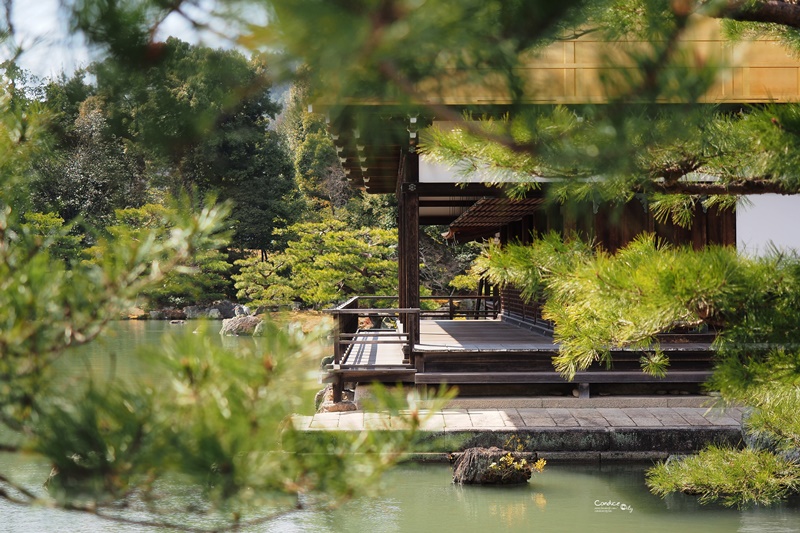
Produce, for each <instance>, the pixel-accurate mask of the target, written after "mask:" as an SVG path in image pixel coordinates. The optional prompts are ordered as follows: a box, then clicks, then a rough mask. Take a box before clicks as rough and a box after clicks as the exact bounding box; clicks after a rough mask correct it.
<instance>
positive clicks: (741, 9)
mask: <svg viewBox="0 0 800 533" xmlns="http://www.w3.org/2000/svg"><path fill="white" fill-rule="evenodd" d="M704 14H706V15H708V16H711V17H714V18H727V19H731V20H738V21H740V22H767V23H773V24H780V25H782V26H787V27H789V28H800V5H798V4H795V3H790V2H785V1H780V0H768V1H766V2H744V1H733V2H729V3H728V4H727V5H726V6H724V7H722V8H721V9H720V10H719V11H716V12H714V11H711V12H708V13H704Z"/></svg>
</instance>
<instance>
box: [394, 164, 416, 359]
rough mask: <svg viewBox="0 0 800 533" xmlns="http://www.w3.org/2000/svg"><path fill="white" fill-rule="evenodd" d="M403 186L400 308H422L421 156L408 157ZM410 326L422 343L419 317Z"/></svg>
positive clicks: (410, 318) (411, 331)
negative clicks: (420, 263) (420, 249)
mask: <svg viewBox="0 0 800 533" xmlns="http://www.w3.org/2000/svg"><path fill="white" fill-rule="evenodd" d="M403 166H404V170H405V172H404V173H403V176H402V182H401V184H400V202H399V204H400V205H399V210H400V216H399V218H400V220H399V222H400V225H399V227H398V229H399V235H400V238H399V242H398V244H399V246H400V252H399V256H400V258H401V260H400V261H399V264H398V266H399V269H400V307H407V308H409V307H410V308H419V192H418V191H417V185H418V184H419V156H418V155H417V154H416V153H407V154H405V165H403ZM408 319H409V321H413V322H414V323H413V324H406V327H407V330H408V331H409V332H410V333H412V334H413V336H414V338H413V339H412V343H417V342H419V315H414V316H413V317H411V316H410V317H409V318H408Z"/></svg>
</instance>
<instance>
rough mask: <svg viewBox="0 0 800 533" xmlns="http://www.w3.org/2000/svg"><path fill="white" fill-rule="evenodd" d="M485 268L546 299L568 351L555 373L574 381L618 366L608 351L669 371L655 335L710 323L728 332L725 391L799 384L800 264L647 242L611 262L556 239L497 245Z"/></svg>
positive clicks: (722, 354)
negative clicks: (769, 383)
mask: <svg viewBox="0 0 800 533" xmlns="http://www.w3.org/2000/svg"><path fill="white" fill-rule="evenodd" d="M478 264H479V265H480V266H481V268H484V269H485V270H486V271H487V274H488V276H489V279H490V280H492V281H493V282H494V283H498V284H513V285H514V286H516V287H519V288H521V289H522V290H523V295H524V296H525V297H526V298H543V299H544V300H545V304H544V306H543V315H544V317H545V318H547V319H549V320H552V321H553V322H554V324H555V326H554V327H555V339H556V342H558V343H559V345H560V352H559V355H558V356H557V357H556V358H555V364H556V368H557V369H558V370H559V371H560V372H563V373H565V374H566V375H573V374H574V372H576V371H578V370H583V369H585V368H587V367H588V366H589V365H590V364H592V363H593V362H595V361H603V362H606V363H609V364H610V358H609V357H610V356H609V350H610V349H612V348H617V347H623V346H630V347H636V348H655V349H656V350H655V353H654V355H653V356H652V357H651V358H648V359H646V360H645V361H643V365H644V366H645V368H646V369H648V370H649V371H650V372H654V373H661V372H663V371H664V367H665V365H666V364H667V363H668V360H667V358H666V357H665V356H664V354H662V353H660V352H658V350H657V348H658V343H657V340H656V337H655V336H656V335H657V334H658V333H662V332H665V331H669V330H671V329H673V328H678V327H680V328H695V327H699V326H704V325H705V326H713V327H724V328H725V329H724V332H723V334H722V335H721V337H720V338H719V339H718V341H717V343H716V350H717V354H718V357H719V361H720V363H719V365H720V370H719V376H720V386H722V387H723V389H724V388H725V387H734V386H735V385H733V384H738V385H736V386H744V385H745V384H746V383H759V382H761V381H759V380H775V379H784V378H785V379H786V380H794V379H795V378H794V375H795V374H794V373H793V372H794V368H796V367H794V366H792V363H793V362H794V360H795V359H794V358H795V352H796V350H795V349H794V348H793V345H792V344H791V343H792V340H791V339H792V338H795V337H794V335H795V332H796V331H797V327H798V324H797V321H796V319H795V318H794V317H796V316H798V314H797V311H796V309H797V305H798V301H799V300H798V299H799V298H800V283H799V282H798V280H799V279H800V278H798V271H799V270H798V269H800V266H798V261H797V259H796V258H793V257H791V258H790V257H785V256H781V255H773V256H771V257H766V258H758V259H754V258H747V257H744V256H739V255H738V254H737V253H736V251H735V250H734V249H732V248H725V247H707V248H706V249H704V250H700V251H694V250H691V249H689V248H682V247H670V246H666V245H663V244H659V243H657V242H656V241H655V238H654V237H653V236H648V235H643V236H640V237H639V238H637V239H636V240H634V241H633V242H631V243H630V244H628V245H627V246H626V247H624V248H622V249H621V250H619V251H618V252H617V253H616V254H615V255H611V254H608V253H607V252H605V251H603V250H592V249H591V248H590V247H589V246H588V245H586V244H584V243H582V242H580V241H578V240H576V239H566V240H562V239H561V238H560V237H559V236H557V235H554V234H551V235H547V236H545V237H543V238H542V239H538V240H536V241H534V243H533V244H532V245H530V246H521V245H509V246H507V247H505V248H504V249H500V248H499V246H492V247H489V248H488V249H487V250H486V251H485V252H484V254H483V256H482V257H481V258H480V260H479V262H478ZM757 324H758V326H757ZM779 353H783V354H785V355H784V357H778V354H779ZM779 368H783V372H777V370H778V369H779ZM745 378H746V379H745ZM726 383H729V385H726Z"/></svg>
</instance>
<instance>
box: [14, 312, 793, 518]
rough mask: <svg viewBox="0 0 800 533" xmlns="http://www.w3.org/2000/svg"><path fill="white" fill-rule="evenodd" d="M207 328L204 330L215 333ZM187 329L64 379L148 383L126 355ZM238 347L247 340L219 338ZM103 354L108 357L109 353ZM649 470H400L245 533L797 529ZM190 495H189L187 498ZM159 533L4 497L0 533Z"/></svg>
mask: <svg viewBox="0 0 800 533" xmlns="http://www.w3.org/2000/svg"><path fill="white" fill-rule="evenodd" d="M217 326H218V325H217V324H212V327H211V328H210V330H209V331H210V332H211V333H210V334H213V335H216V331H218V327H217ZM194 327H195V326H194V325H193V324H186V325H184V326H171V325H169V324H167V323H165V322H120V323H115V324H113V325H112V335H111V336H109V337H107V338H105V339H103V340H101V341H99V342H98V343H96V344H94V345H93V346H89V347H85V348H84V349H83V351H82V353H83V354H84V355H85V357H77V358H70V359H69V360H68V361H69V362H68V363H67V362H65V363H64V364H63V368H61V369H60V370H61V371H62V372H63V373H64V375H65V376H76V375H81V374H83V375H85V373H86V372H91V373H93V374H95V375H96V376H98V377H101V376H108V375H114V374H116V375H120V376H129V377H137V376H139V377H147V376H148V369H147V368H146V367H143V366H142V365H141V364H140V363H136V361H135V358H134V357H131V356H132V355H133V354H134V352H135V350H136V348H137V346H141V345H142V344H155V345H157V344H158V343H159V342H160V339H161V336H162V335H163V334H164V333H165V332H166V333H168V334H169V333H170V332H176V331H181V332H190V331H191V330H193V329H194ZM220 342H223V343H228V344H230V345H231V346H233V347H235V346H236V343H240V342H254V340H253V339H244V338H243V339H236V338H230V339H220ZM109 353H112V354H114V356H113V357H109V355H108V354H109ZM647 467H648V465H647V464H624V463H611V464H605V465H602V466H601V465H596V464H591V465H575V464H564V463H558V462H553V461H551V462H550V463H548V465H547V467H546V468H545V471H544V472H543V473H541V474H538V475H536V476H535V477H534V479H533V480H531V482H530V483H529V484H527V485H526V486H522V487H513V488H507V487H503V488H497V487H472V486H458V485H453V484H452V482H451V471H450V468H449V466H447V465H438V464H436V465H430V464H425V465H414V464H408V465H403V466H400V467H398V468H397V469H395V470H394V471H392V472H390V473H389V474H388V475H387V476H386V477H385V479H384V483H383V487H382V490H381V491H380V493H379V495H378V496H375V497H364V498H361V499H358V500H355V501H352V502H349V503H348V504H346V505H344V506H342V507H341V508H339V509H336V510H333V511H320V510H316V511H298V512H296V513H293V514H290V515H287V516H284V517H282V518H280V519H278V520H275V521H273V522H270V523H269V524H264V525H260V526H258V527H254V528H251V529H248V530H246V531H265V532H273V531H274V532H305V531H312V532H316V531H320V532H336V533H338V532H396V531H399V532H427V531H435V532H445V531H446V532H451V531H452V532H473V531H474V532H492V531H498V532H505V531H537V532H562V531H563V532H572V531H588V532H590V533H600V532H670V533H689V532H702V533H715V532H742V533H764V532H775V533H778V532H781V533H783V532H800V502H798V501H793V502H789V503H787V504H784V505H781V506H777V507H771V508H753V509H747V510H736V509H726V508H723V507H720V506H701V505H699V504H698V503H697V500H696V499H695V498H693V497H691V496H685V495H674V496H671V497H668V498H667V499H664V500H662V499H660V498H658V497H655V496H653V495H651V494H650V493H649V492H648V491H647V489H646V487H645V485H644V471H645V469H646V468H647ZM48 470H49V469H48V467H47V465H45V464H43V463H42V462H41V461H40V460H39V459H37V458H35V457H31V456H25V455H19V454H14V455H9V454H0V472H11V473H13V476H14V478H16V479H18V480H25V481H27V482H29V483H31V484H33V485H37V484H39V483H41V481H42V480H43V479H44V476H46V474H47V472H48ZM191 498H192V495H185V499H186V501H187V502H189V501H191ZM95 531H119V532H134V531H147V532H150V531H160V530H158V529H154V528H147V527H142V526H130V525H122V524H117V523H112V522H108V521H105V520H103V519H99V518H97V517H94V516H90V515H85V514H82V513H74V512H67V511H59V510H53V509H44V508H28V507H19V506H14V505H12V504H9V503H6V502H5V501H2V500H0V532H12V533H16V532H26V533H28V532H30V533H39V532H47V533H61V532H64V533H66V532H95Z"/></svg>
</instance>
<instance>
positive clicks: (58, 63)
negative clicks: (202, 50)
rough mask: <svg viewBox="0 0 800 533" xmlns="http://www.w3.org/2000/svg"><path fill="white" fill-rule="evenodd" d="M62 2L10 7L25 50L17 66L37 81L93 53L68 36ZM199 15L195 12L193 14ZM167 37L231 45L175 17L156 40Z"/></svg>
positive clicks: (205, 0) (19, 2)
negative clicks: (29, 73) (200, 31)
mask: <svg viewBox="0 0 800 533" xmlns="http://www.w3.org/2000/svg"><path fill="white" fill-rule="evenodd" d="M61 1H62V0H16V1H15V2H14V5H13V12H12V21H13V23H14V26H15V33H16V41H17V43H19V44H21V45H22V47H23V49H24V50H25V52H24V53H23V54H22V56H21V57H20V58H19V64H20V66H21V67H22V68H23V69H25V70H27V71H29V72H31V73H32V74H33V75H35V76H37V77H39V78H52V77H57V76H59V75H60V74H61V73H62V72H64V73H66V74H67V75H69V74H71V73H72V72H74V71H75V70H76V69H78V68H80V67H83V66H86V65H88V64H89V63H90V62H91V61H92V53H91V51H90V50H89V49H88V47H87V45H86V42H85V41H84V40H83V39H82V38H81V36H80V35H73V34H71V33H70V31H69V24H68V18H67V13H66V12H65V11H64V10H63V8H62V7H61ZM200 5H201V6H204V7H205V8H206V9H207V8H208V6H210V5H213V0H201V3H200ZM201 12H202V11H201V10H199V9H195V13H201ZM168 36H174V37H178V38H180V39H182V40H184V41H186V42H189V43H192V44H200V43H202V44H205V45H207V46H211V47H213V48H231V47H233V45H234V44H233V43H232V42H231V41H230V40H227V39H224V38H221V37H219V36H218V35H215V34H213V33H210V32H203V33H198V32H197V31H196V30H195V29H194V28H192V26H191V24H190V23H189V22H188V21H187V20H186V19H185V18H183V17H182V16H180V15H178V14H172V15H170V16H169V17H168V18H167V19H166V20H165V21H164V23H163V24H162V25H161V26H160V29H159V32H158V33H157V39H158V40H164V39H166V38H167V37H168ZM4 52H5V51H4ZM6 55H8V54H7V52H6ZM3 59H7V58H3Z"/></svg>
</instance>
